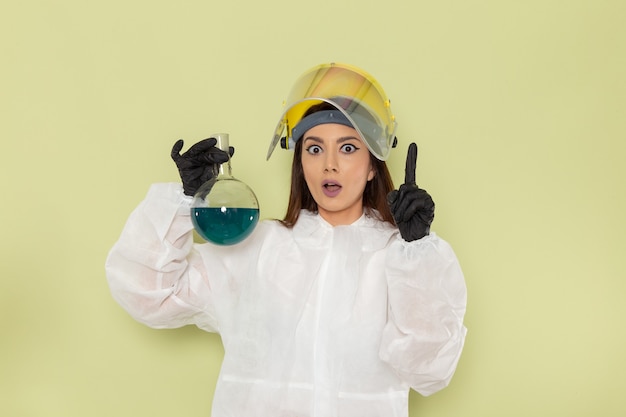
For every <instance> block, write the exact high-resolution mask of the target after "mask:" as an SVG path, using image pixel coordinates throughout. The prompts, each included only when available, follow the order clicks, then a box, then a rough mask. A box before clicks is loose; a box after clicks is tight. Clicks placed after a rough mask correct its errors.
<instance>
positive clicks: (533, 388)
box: [0, 0, 626, 417]
mask: <svg viewBox="0 0 626 417" xmlns="http://www.w3.org/2000/svg"><path fill="white" fill-rule="evenodd" d="M5 3H6V4H3V6H2V7H1V8H0V48H1V50H0V52H1V55H0V56H1V60H2V63H1V65H0V88H1V90H0V94H1V95H0V117H1V123H0V137H1V138H2V152H1V153H0V158H1V162H0V170H1V171H0V181H1V184H2V188H1V190H2V208H1V210H2V211H1V213H0V214H1V220H0V222H1V223H0V224H1V236H2V239H1V240H0V245H1V248H0V256H1V257H2V261H1V263H0V268H1V269H0V277H1V279H2V285H1V289H0V309H1V310H0V328H1V329H2V334H1V336H0V415H2V416H7V417H8V416H11V417H21V416H24V417H31V416H37V417H39V416H42V417H57V416H59V417H61V416H62V417H67V416H93V417H99V416H116V417H123V416H129V417H136V416H152V417H161V416H173V415H175V416H187V417H193V416H198V417H199V416H208V415H209V414H210V402H211V398H212V392H213V388H214V383H215V379H216V377H217V372H218V369H219V365H220V360H221V355H222V348H221V344H220V341H219V338H218V337H217V336H215V335H211V334H208V333H203V332H201V331H199V330H197V329H195V328H183V329H177V330H163V331H157V330H152V329H149V328H147V327H144V326H142V325H140V324H138V323H136V322H134V321H132V319H130V317H129V316H127V315H126V313H125V312H124V311H122V309H121V308H120V307H118V306H117V304H115V302H114V301H113V300H112V298H111V296H110V294H109V291H108V287H107V284H106V280H105V276H104V261H105V258H106V254H107V251H108V250H109V248H110V247H111V245H112V244H113V243H114V241H115V240H116V239H117V237H118V235H119V233H120V231H121V229H122V226H123V224H124V221H125V219H126V217H127V216H128V214H129V213H130V211H131V210H132V209H133V208H134V207H135V205H136V204H137V203H138V202H139V201H140V200H141V199H142V198H143V196H144V194H145V192H146V190H147V188H148V186H149V184H150V183H152V182H158V181H177V180H178V178H177V171H176V169H175V166H174V164H173V163H172V162H171V160H170V159H169V152H170V148H171V145H172V144H173V142H174V141H175V140H176V139H178V138H184V139H186V140H187V145H189V144H190V143H192V142H194V141H196V140H199V139H202V138H204V137H206V136H208V135H209V134H211V133H215V132H220V131H225V132H229V133H230V134H231V143H232V144H233V145H234V146H235V147H236V148H237V153H236V156H235V159H234V161H233V169H234V173H235V175H236V176H237V177H238V178H240V179H242V180H243V181H245V182H247V183H248V184H249V185H251V186H252V188H253V189H254V190H255V191H256V192H257V194H258V197H259V200H260V203H261V206H262V216H263V217H265V218H269V217H280V216H281V215H282V214H283V210H284V208H285V202H286V198H287V192H286V187H287V184H288V170H289V164H290V158H291V156H290V154H288V153H287V152H279V151H277V152H276V153H275V156H274V157H272V159H271V160H270V161H269V162H266V161H265V153H266V150H267V146H268V144H269V141H270V137H271V134H272V132H273V129H274V127H275V124H276V122H277V118H278V116H279V113H280V112H281V103H282V100H283V99H284V98H285V96H286V94H287V92H288V90H289V88H290V86H291V84H292V83H293V81H294V80H295V79H296V78H297V77H298V76H299V75H300V74H301V73H302V72H303V71H305V70H306V69H308V68H309V67H312V66H314V65H316V64H319V63H322V62H329V61H339V62H348V63H351V64H355V65H358V66H361V67H363V68H365V69H367V70H368V71H369V72H371V73H372V74H374V75H375V76H376V78H377V79H378V80H379V81H380V83H381V84H382V85H383V86H384V88H385V90H386V92H387V94H388V95H389V96H390V98H391V99H392V105H393V108H394V111H395V113H396V116H397V118H398V120H399V131H398V136H399V138H400V141H401V142H400V146H399V148H398V149H397V151H396V152H395V153H394V155H393V156H392V158H391V159H390V167H391V171H392V173H393V175H394V179H395V180H396V183H398V184H399V182H400V180H401V179H402V178H403V166H404V158H405V152H406V147H407V145H408V143H409V142H410V141H416V142H417V143H418V144H419V146H420V159H419V161H418V174H417V176H418V183H419V184H420V185H422V186H423V187H424V188H426V189H428V190H429V191H430V192H431V194H432V195H433V196H434V198H435V201H436V202H437V215H436V220H435V223H434V225H433V228H434V230H436V231H437V233H438V234H439V235H441V236H442V237H444V238H445V239H446V240H448V241H449V242H451V244H452V245H453V247H454V248H455V250H456V252H457V255H458V257H459V258H460V261H461V263H462V266H463V268H464V271H465V274H466V280H467V284H468V290H469V307H468V312H467V320H466V322H467V326H468V328H469V334H468V337H467V343H466V349H465V351H464V354H463V357H462V359H461V361H460V364H459V367H458V370H457V374H456V376H455V378H454V380H453V382H452V384H451V385H450V387H448V388H447V389H446V390H444V391H442V392H440V393H438V394H435V395H434V396H431V397H428V398H423V397H420V396H419V395H412V396H411V416H421V417H435V416H467V417H474V416H476V417H486V416H498V417H500V416H568V417H572V416H592V415H593V416H605V417H606V416H623V415H626V397H625V396H624V390H625V389H626V382H624V376H625V375H624V373H625V372H626V359H625V356H624V352H626V326H625V325H624V318H625V317H626V272H625V267H624V250H625V249H626V243H625V241H624V236H625V232H626V221H625V219H624V213H625V212H626V198H625V196H624V192H625V186H624V185H625V179H626V169H625V168H624V163H623V160H624V155H625V153H626V145H625V139H626V117H625V116H626V81H625V79H626V77H625V76H626V29H625V26H624V20H625V18H626V3H625V2H623V1H621V0H615V1H608V0H588V1H576V0H571V1H567V0H563V1H558V0H531V1H523V2H522V1H499V0H483V1H478V0H469V1H468V0H466V1H463V0H457V1H454V0H448V1H438V2H434V1H421V0H418V1H407V0H385V1H382V0H379V1H374V0H349V1H348V0H343V1H340V0H335V1H329V0H320V1H317V2H301V3H299V2H294V1H286V0H266V1H252V0H249V1H247V2H245V1H240V2H237V1H185V0H182V1H178V2H173V1H167V2H166V1H147V0H142V1H132V0H124V1H122V0H109V1H106V2H104V1H101V2H95V1H79V0H61V1H57V2H52V1H43V0H40V1H37V0H24V1H19V2H18V1H15V2H5ZM277 256H278V254H277Z"/></svg>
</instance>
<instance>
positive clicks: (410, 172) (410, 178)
mask: <svg viewBox="0 0 626 417" xmlns="http://www.w3.org/2000/svg"><path fill="white" fill-rule="evenodd" d="M416 164H417V145H416V144H415V143H411V144H410V145H409V150H408V152H407V156H406V168H405V172H404V184H402V185H401V186H400V188H399V189H398V190H393V191H391V192H390V193H389V194H388V195H387V202H388V203H389V208H390V209H391V214H392V215H393V218H394V220H395V221H396V225H397V226H398V229H399V230H400V235H402V238H403V239H404V240H406V241H407V242H411V241H413V240H417V239H421V238H423V237H424V236H427V235H428V234H429V233H430V224H431V223H432V222H433V219H434V218H435V202H434V201H433V199H432V197H431V196H430V194H428V193H427V192H426V190H423V189H421V188H419V187H418V186H417V185H416V184H415V167H416Z"/></svg>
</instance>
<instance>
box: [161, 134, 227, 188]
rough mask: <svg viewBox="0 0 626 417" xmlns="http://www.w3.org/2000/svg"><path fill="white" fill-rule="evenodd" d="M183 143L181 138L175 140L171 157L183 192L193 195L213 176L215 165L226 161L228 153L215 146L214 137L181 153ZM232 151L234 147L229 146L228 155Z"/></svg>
mask: <svg viewBox="0 0 626 417" xmlns="http://www.w3.org/2000/svg"><path fill="white" fill-rule="evenodd" d="M183 143H184V142H183V140H182V139H179V140H178V141H176V143H175V144H174V146H173V147H172V159H173V160H174V162H175V163H176V166H177V167H178V173H179V174H180V179H181V180H182V181H183V191H184V193H185V194H186V195H190V196H193V195H194V194H195V193H196V191H198V188H200V186H201V185H202V184H204V183H205V182H207V181H208V180H210V179H211V178H213V175H214V173H213V172H214V171H216V170H217V167H218V166H219V165H220V164H223V163H224V162H227V161H228V154H227V153H226V152H224V151H223V150H221V149H219V148H217V147H216V146H215V144H216V143H217V140H216V139H215V138H208V139H204V140H201V141H200V142H198V143H196V144H195V145H193V146H192V147H191V148H189V150H188V151H187V152H185V153H183V154H182V155H181V154H180V150H181V149H183ZM234 153H235V148H233V147H232V146H231V147H230V148H229V154H230V156H232V155H233V154H234Z"/></svg>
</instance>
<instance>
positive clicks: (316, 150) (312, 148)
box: [306, 145, 322, 155]
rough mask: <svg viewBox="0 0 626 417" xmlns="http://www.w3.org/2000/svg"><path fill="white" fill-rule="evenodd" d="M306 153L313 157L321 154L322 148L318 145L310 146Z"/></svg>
mask: <svg viewBox="0 0 626 417" xmlns="http://www.w3.org/2000/svg"><path fill="white" fill-rule="evenodd" d="M306 151H307V152H308V153H310V154H311V155H315V154H318V153H320V152H322V148H321V147H319V146H318V145H311V146H309V147H308V148H306Z"/></svg>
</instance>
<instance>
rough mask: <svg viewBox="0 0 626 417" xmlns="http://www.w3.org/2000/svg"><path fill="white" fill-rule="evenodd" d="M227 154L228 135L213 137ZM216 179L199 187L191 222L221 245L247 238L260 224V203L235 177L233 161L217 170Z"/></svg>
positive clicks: (200, 233)
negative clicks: (232, 167) (231, 163)
mask: <svg viewBox="0 0 626 417" xmlns="http://www.w3.org/2000/svg"><path fill="white" fill-rule="evenodd" d="M211 137H214V138H215V139H217V145H216V146H217V147H218V148H220V149H221V150H223V151H225V152H226V153H228V146H229V143H228V133H218V134H215V135H212V136H211ZM213 174H214V176H213V178H211V179H210V180H209V181H207V182H205V183H204V184H202V185H201V186H200V188H198V191H197V192H196V194H195V195H194V197H193V202H192V203H191V221H192V223H193V226H194V228H195V229H196V231H197V232H198V234H199V235H200V236H201V237H202V238H203V239H205V240H207V241H209V242H213V243H215V244H218V245H234V244H236V243H239V242H241V241H242V240H244V239H245V238H247V237H248V236H249V235H250V233H252V231H253V230H254V228H255V227H256V225H257V223H258V221H259V202H258V200H257V198H256V195H254V192H253V191H252V189H251V188H250V187H248V186H247V185H246V184H245V183H243V182H241V181H239V180H238V179H236V178H234V177H233V176H232V169H231V165H230V158H229V160H228V162H225V163H223V164H221V165H219V166H216V167H215V172H214V173H213Z"/></svg>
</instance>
